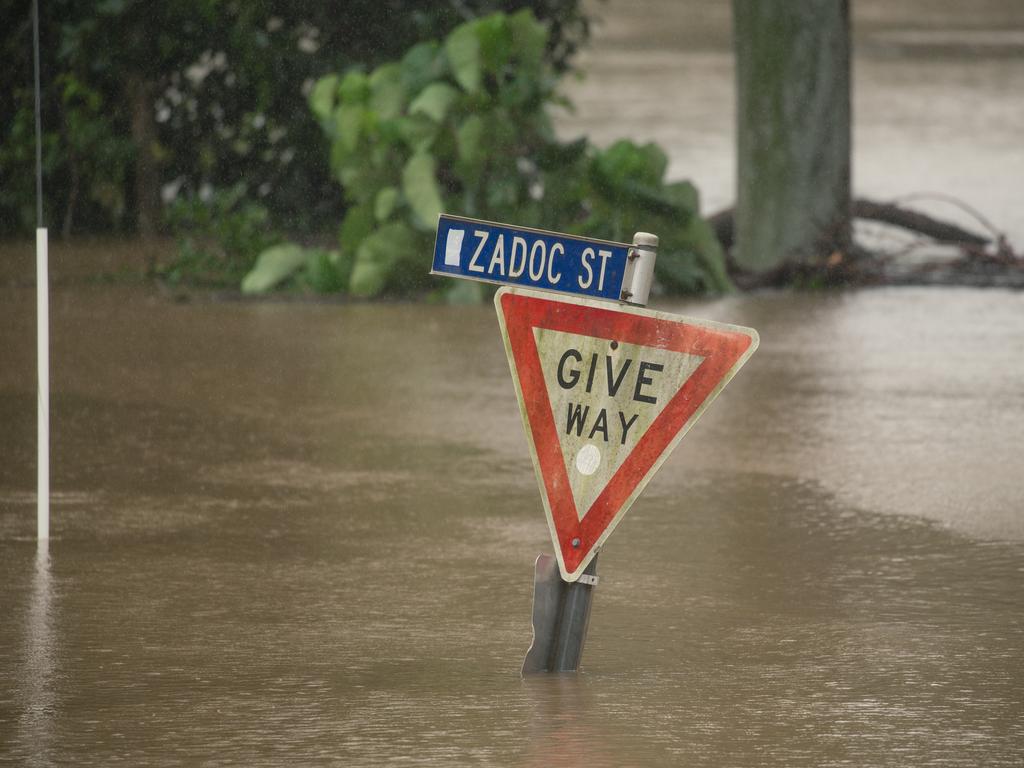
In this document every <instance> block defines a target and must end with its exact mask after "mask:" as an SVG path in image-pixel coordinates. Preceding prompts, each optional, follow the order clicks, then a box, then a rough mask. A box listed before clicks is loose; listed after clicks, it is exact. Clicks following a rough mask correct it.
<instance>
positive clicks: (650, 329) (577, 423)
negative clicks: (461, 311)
mask: <svg viewBox="0 0 1024 768" xmlns="http://www.w3.org/2000/svg"><path fill="white" fill-rule="evenodd" d="M494 303H495V306H496V308H497V312H498V322H499V325H500V326H501V334H502V338H503V339H504V342H505V351H506V354H507V355H508V360H509V366H510V367H511V369H512V379H513V382H514V383H515V389H516V396H517V397H518V399H519V408H520V411H521V413H522V417H523V423H524V426H525V428H526V434H527V439H528V441H529V443H530V452H531V455H532V458H533V464H534V469H535V470H536V473H537V480H538V483H539V485H540V490H541V496H542V498H543V502H544V511H545V514H546V515H547V519H548V526H549V528H550V530H551V538H552V541H553V543H554V547H555V554H556V557H557V559H558V566H559V569H560V571H561V573H562V578H563V579H565V580H566V581H576V580H577V579H578V578H579V577H580V575H581V574H582V573H583V571H584V569H585V568H586V567H587V565H588V564H589V563H590V561H591V560H592V559H593V558H594V556H595V555H596V554H597V551H598V550H599V549H600V547H601V545H602V544H603V543H604V542H605V540H606V539H607V538H608V536H609V534H611V532H612V530H614V528H615V526H616V525H617V524H618V523H619V521H620V520H621V519H622V516H623V515H624V514H625V513H626V511H627V510H628V509H629V507H630V506H631V505H632V504H633V502H634V501H635V500H636V498H637V496H639V495H640V492H641V491H642V490H643V489H644V486H646V485H647V483H648V482H649V481H650V479H651V477H653V475H654V473H655V472H657V470H658V469H659V468H660V467H661V465H662V463H663V462H664V461H665V459H666V458H667V457H668V455H669V453H670V452H671V451H672V449H673V448H675V446H676V445H677V444H678V443H679V441H680V440H681V439H682V437H683V435H684V434H686V432H687V431H688V430H689V429H690V427H692V426H693V424H694V422H695V421H696V420H697V419H698V418H699V417H700V415H701V414H702V413H703V412H704V410H705V409H706V408H707V407H708V405H710V403H711V401H712V400H714V399H715V397H717V396H718V393H719V392H721V391H722V388H723V387H724V386H725V385H726V384H727V383H728V381H729V380H730V379H731V378H732V377H733V376H734V375H735V373H736V371H738V370H739V369H740V367H741V366H742V365H743V364H744V363H745V362H746V361H747V359H748V358H749V357H750V356H751V355H752V354H753V353H754V350H755V349H757V344H758V336H757V331H755V330H753V329H751V328H742V327H740V326H735V325H726V324H724V323H714V322H710V321H706V320H694V319H691V318H686V317H681V316H679V315H671V314H667V313H664V312H655V311H652V310H648V309H642V308H638V307H627V306H610V305H609V304H608V303H607V302H602V301H594V300H592V299H589V298H576V297H564V296H554V295H552V294H545V293H541V292H538V291H534V290H529V289H525V288H518V287H516V288H509V287H505V288H501V289H500V290H499V291H498V292H497V294H496V295H495V298H494Z"/></svg>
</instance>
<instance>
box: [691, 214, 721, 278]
mask: <svg viewBox="0 0 1024 768" xmlns="http://www.w3.org/2000/svg"><path fill="white" fill-rule="evenodd" d="M686 235H687V240H688V241H689V243H690V245H691V247H692V248H693V250H694V251H696V253H697V260H698V262H699V263H700V265H701V266H702V267H703V268H704V269H703V271H704V273H705V281H706V284H707V287H708V289H709V290H711V291H716V292H723V293H724V292H727V291H731V290H732V288H733V284H732V280H730V279H729V273H728V272H727V270H726V267H725V253H724V252H723V251H722V244H721V243H720V242H719V241H718V236H717V235H715V230H714V229H713V228H712V227H711V225H710V224H709V223H708V222H707V220H705V219H702V218H701V217H700V216H693V217H692V218H691V219H690V221H689V223H688V225H687V227H686Z"/></svg>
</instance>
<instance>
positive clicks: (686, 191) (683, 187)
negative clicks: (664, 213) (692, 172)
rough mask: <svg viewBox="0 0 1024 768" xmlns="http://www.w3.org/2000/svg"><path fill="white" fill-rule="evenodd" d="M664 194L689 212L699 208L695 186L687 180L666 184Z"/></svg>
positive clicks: (696, 210) (698, 197) (695, 211)
mask: <svg viewBox="0 0 1024 768" xmlns="http://www.w3.org/2000/svg"><path fill="white" fill-rule="evenodd" d="M665 196H666V197H667V198H668V199H669V200H671V201H672V202H673V203H675V204H676V205H678V206H679V207H680V208H684V209H686V210H687V211H689V212H690V213H697V212H698V211H699V210H700V196H699V195H698V193H697V188H696V187H695V186H693V184H691V183H690V182H688V181H676V182H673V183H672V184H666V185H665Z"/></svg>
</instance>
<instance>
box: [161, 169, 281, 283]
mask: <svg viewBox="0 0 1024 768" xmlns="http://www.w3.org/2000/svg"><path fill="white" fill-rule="evenodd" d="M267 220H268V212H267V209H266V208H265V207H263V206H261V205H259V204H258V203H254V202H252V201H251V200H249V199H248V198H246V190H245V187H244V186H242V185H236V186H234V187H232V188H230V189H225V190H209V191H208V193H205V194H202V195H193V196H189V197H182V198H179V199H177V200H176V201H175V202H174V203H173V204H172V205H171V206H170V207H169V208H168V211H167V222H168V224H169V226H170V227H171V229H172V231H174V232H175V236H176V239H177V245H178V256H177V258H176V259H175V260H174V261H173V262H171V264H169V265H168V266H166V267H164V268H163V270H162V271H161V276H162V277H163V278H164V279H165V280H167V281H169V282H171V283H176V284H177V283H190V284H196V285H206V286H228V285H238V283H239V281H240V280H242V278H243V277H244V276H246V275H248V274H249V273H250V272H251V271H252V269H253V267H254V266H255V265H256V264H257V255H259V254H261V253H263V252H266V250H267V249H268V248H270V247H271V246H273V245H275V244H276V243H277V242H278V241H279V239H280V238H279V236H277V235H275V234H274V233H272V232H268V229H267Z"/></svg>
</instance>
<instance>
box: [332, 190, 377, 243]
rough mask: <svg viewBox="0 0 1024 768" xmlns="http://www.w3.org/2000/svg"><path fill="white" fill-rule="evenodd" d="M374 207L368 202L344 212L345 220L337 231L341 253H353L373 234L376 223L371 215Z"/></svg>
mask: <svg viewBox="0 0 1024 768" xmlns="http://www.w3.org/2000/svg"><path fill="white" fill-rule="evenodd" d="M373 208H374V206H373V205H372V204H370V203H369V202H366V203H360V204H359V205H353V206H352V207H351V208H349V209H348V211H346V212H345V218H344V219H343V220H342V222H341V228H340V229H339V230H338V243H339V244H340V245H341V251H342V253H355V252H356V251H357V250H358V249H359V246H360V245H361V244H362V242H363V240H365V239H366V237H367V236H368V235H369V234H370V233H371V232H373V228H374V227H375V226H376V224H377V221H376V218H375V217H374V215H373V213H374V211H373Z"/></svg>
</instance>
